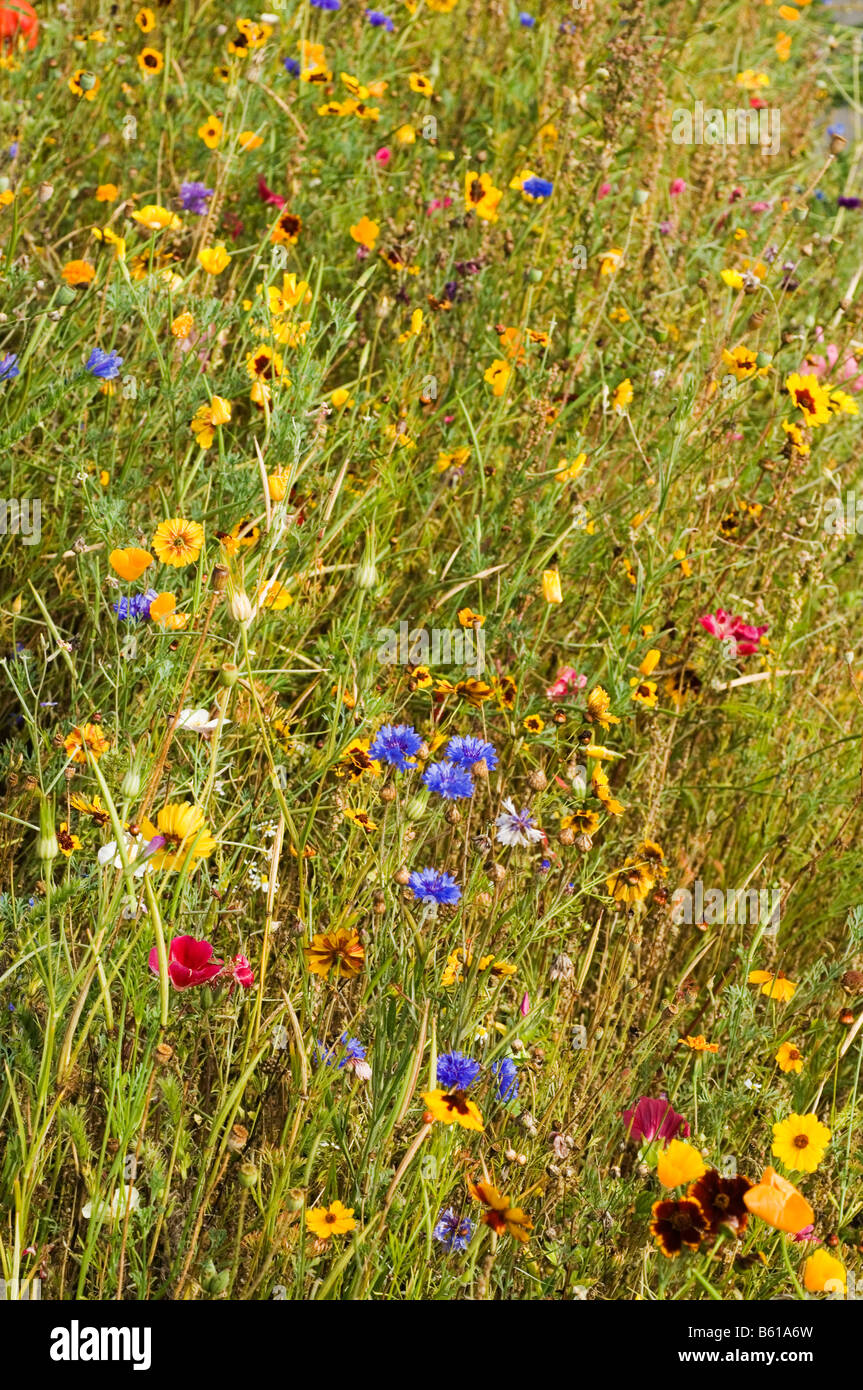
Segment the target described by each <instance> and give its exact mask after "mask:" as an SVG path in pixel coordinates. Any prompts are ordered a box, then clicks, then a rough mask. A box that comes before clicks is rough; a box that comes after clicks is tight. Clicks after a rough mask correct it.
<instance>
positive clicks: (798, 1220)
mask: <svg viewBox="0 0 863 1390" xmlns="http://www.w3.org/2000/svg"><path fill="white" fill-rule="evenodd" d="M743 1200H744V1202H745V1203H746V1206H747V1207H748V1209H749V1211H751V1212H752V1214H753V1216H759V1217H760V1218H761V1220H762V1221H766V1222H767V1225H768V1226H772V1227H773V1228H774V1230H777V1231H785V1233H786V1234H787V1235H789V1236H796V1235H798V1234H799V1232H800V1231H803V1230H805V1229H806V1227H807V1226H811V1225H812V1224H813V1222H814V1220H815V1213H814V1211H813V1210H812V1208H811V1207H810V1205H809V1203H808V1202H807V1200H806V1198H805V1197H804V1196H803V1193H802V1192H798V1191H797V1188H796V1187H795V1186H794V1184H793V1183H791V1182H789V1181H788V1179H787V1178H783V1177H781V1176H780V1174H779V1173H777V1172H776V1169H775V1168H765V1169H764V1172H763V1173H762V1175H761V1181H760V1182H759V1183H756V1184H755V1186H754V1187H750V1189H749V1191H748V1192H746V1193H745V1194H744V1197H743Z"/></svg>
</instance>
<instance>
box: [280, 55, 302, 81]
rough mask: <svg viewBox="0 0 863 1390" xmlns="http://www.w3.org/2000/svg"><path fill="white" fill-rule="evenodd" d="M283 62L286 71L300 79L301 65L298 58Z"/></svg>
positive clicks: (286, 59)
mask: <svg viewBox="0 0 863 1390" xmlns="http://www.w3.org/2000/svg"><path fill="white" fill-rule="evenodd" d="M282 62H283V64H284V67H285V71H286V72H289V73H290V75H291V77H299V75H300V64H299V61H298V60H297V59H296V58H283V59H282Z"/></svg>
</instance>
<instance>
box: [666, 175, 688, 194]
mask: <svg viewBox="0 0 863 1390" xmlns="http://www.w3.org/2000/svg"><path fill="white" fill-rule="evenodd" d="M668 191H669V193H670V194H671V196H672V198H676V197H677V195H678V193H685V192H686V179H672V181H671V187H670V188H669V190H668Z"/></svg>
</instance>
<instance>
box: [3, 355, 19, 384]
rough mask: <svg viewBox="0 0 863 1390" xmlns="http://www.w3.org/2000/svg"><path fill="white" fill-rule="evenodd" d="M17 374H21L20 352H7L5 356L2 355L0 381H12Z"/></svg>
mask: <svg viewBox="0 0 863 1390" xmlns="http://www.w3.org/2000/svg"><path fill="white" fill-rule="evenodd" d="M16 376H20V372H19V370H18V354H17V353H16V352H7V354H6V356H5V357H0V381H11V380H12V379H13V377H16Z"/></svg>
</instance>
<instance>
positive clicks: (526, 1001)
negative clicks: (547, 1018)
mask: <svg viewBox="0 0 863 1390" xmlns="http://www.w3.org/2000/svg"><path fill="white" fill-rule="evenodd" d="M519 1013H520V1014H521V1016H522V1018H527V1016H528V1014H529V1013H530V995H529V994H527V993H525V994H523V995H522V998H521V1004H520V1005H519Z"/></svg>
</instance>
